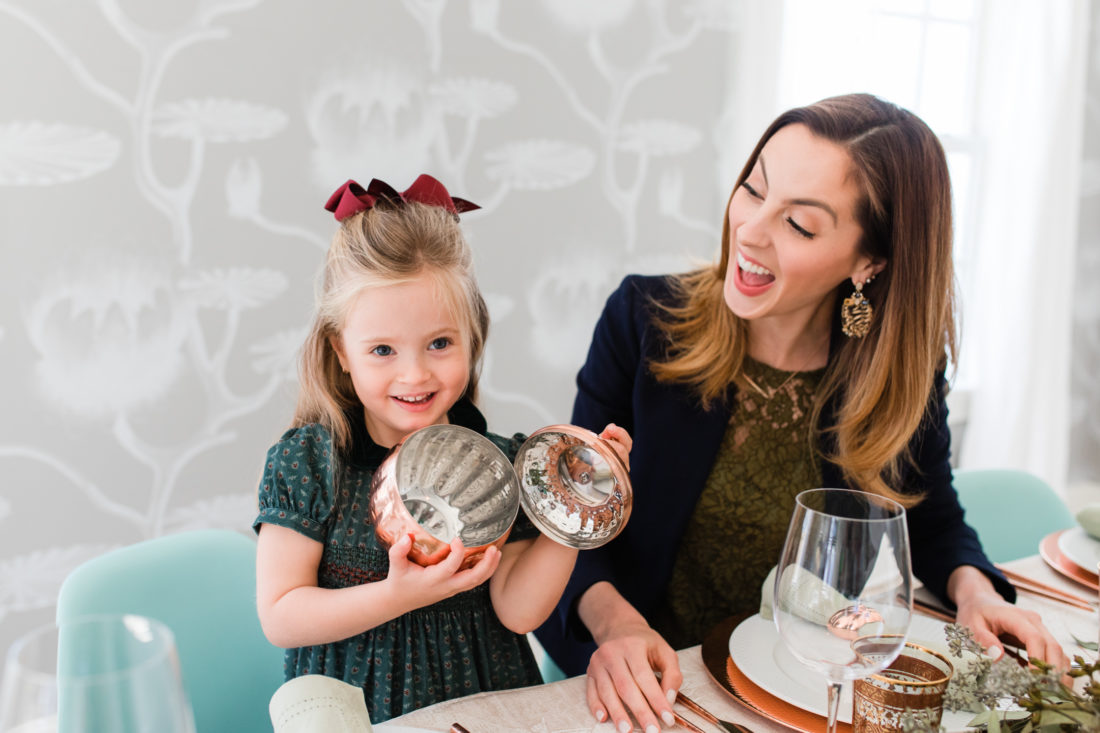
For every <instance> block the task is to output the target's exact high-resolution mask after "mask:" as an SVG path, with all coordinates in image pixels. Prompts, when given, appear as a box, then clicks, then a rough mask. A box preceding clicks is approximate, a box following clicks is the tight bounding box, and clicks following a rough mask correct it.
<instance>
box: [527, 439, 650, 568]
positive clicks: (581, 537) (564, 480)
mask: <svg viewBox="0 0 1100 733" xmlns="http://www.w3.org/2000/svg"><path fill="white" fill-rule="evenodd" d="M516 473H517V474H518V475H519V480H520V484H521V487H522V493H521V494H520V499H521V501H522V502H523V508H524V510H525V511H526V512H527V516H529V517H530V518H531V521H532V522H534V523H535V526H537V527H538V528H539V529H540V530H542V532H543V533H544V534H546V535H548V536H549V537H551V538H553V539H554V540H556V541H558V542H560V543H562V544H564V545H568V546H570V547H576V548H578V549H581V550H586V549H591V548H593V547H599V546H600V545H602V544H604V543H605V542H608V541H609V540H611V539H612V538H614V537H615V535H617V534H618V533H619V531H620V530H622V528H623V527H624V526H626V522H627V520H628V519H629V518H630V509H631V505H632V504H631V502H632V493H631V487H630V476H629V473H628V471H627V468H626V466H624V465H623V462H622V461H621V460H620V459H619V457H618V455H617V454H616V453H615V451H614V450H613V449H612V448H611V446H610V445H608V444H607V443H606V442H605V441H603V440H601V439H600V438H599V437H598V436H597V435H596V434H595V433H592V432H591V431H588V430H585V429H584V428H579V427H577V426H575V425H551V426H549V427H546V428H542V429H541V430H537V431H535V432H534V433H532V435H531V437H530V438H528V439H527V441H526V442H525V443H524V444H523V447H522V448H520V451H519V454H518V455H517V456H516Z"/></svg>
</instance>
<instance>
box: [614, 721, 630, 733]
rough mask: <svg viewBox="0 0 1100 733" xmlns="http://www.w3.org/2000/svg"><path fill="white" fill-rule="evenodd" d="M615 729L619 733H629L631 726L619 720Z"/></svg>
mask: <svg viewBox="0 0 1100 733" xmlns="http://www.w3.org/2000/svg"><path fill="white" fill-rule="evenodd" d="M615 727H616V728H618V729H619V733H630V728H631V725H630V723H628V722H627V721H625V720H620V721H619V724H618V725H617V726H615Z"/></svg>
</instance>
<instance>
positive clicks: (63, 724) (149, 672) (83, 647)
mask: <svg viewBox="0 0 1100 733" xmlns="http://www.w3.org/2000/svg"><path fill="white" fill-rule="evenodd" d="M71 731H88V732H89V733H98V732H99V731H104V732H106V731H117V732H118V733H139V732H144V731H149V732H150V733H151V732H152V731H164V732H165V733H194V731H195V724H194V721H193V718H192V714H191V705H190V703H189V702H188V700H187V695H186V693H185V692H184V689H183V682H182V680H181V677H180V669H179V660H178V657H177V653H176V644H175V640H174V638H173V636H172V632H171V631H170V630H169V629H168V627H167V626H165V625H164V624H162V623H160V622H158V621H154V620H153V619H149V618H146V617H144V616H135V615H121V616H116V615H111V616H88V617H82V618H78V619H74V620H73V621H70V622H66V623H65V625H64V626H62V627H61V628H60V629H59V628H58V627H56V626H54V625H52V624H50V625H47V626H43V627H40V628H38V629H35V630H33V631H31V632H29V633H28V634H26V635H25V636H22V637H20V638H19V639H17V640H16V642H15V643H14V644H13V645H12V647H11V649H9V651H8V655H7V660H6V663H5V665H4V677H3V684H2V687H0V733H58V732H61V733H69V732H71Z"/></svg>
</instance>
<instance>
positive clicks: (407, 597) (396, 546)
mask: <svg viewBox="0 0 1100 733" xmlns="http://www.w3.org/2000/svg"><path fill="white" fill-rule="evenodd" d="M411 549H412V536H411V535H405V536H404V537H402V538H401V539H399V540H398V541H397V542H395V543H393V546H392V547H390V551H389V556H390V572H389V575H387V576H386V580H387V582H389V581H392V585H393V588H394V591H395V592H396V593H397V594H399V595H400V596H401V597H402V598H403V600H404V602H405V603H404V605H407V606H408V608H409V610H412V609H414V608H423V607H424V606H430V605H431V604H433V603H437V602H439V601H442V600H443V599H444V598H450V597H451V596H453V595H457V594H458V593H461V592H463V591H467V590H470V589H471V588H476V587H477V586H479V585H481V584H482V583H484V582H485V581H486V580H488V579H489V577H490V576H491V575H492V574H493V572H494V571H495V570H496V569H497V565H498V564H499V563H500V550H499V549H497V548H496V547H492V546H491V547H489V548H487V549H486V550H485V554H484V556H482V558H481V559H480V560H478V561H477V564H475V565H474V566H472V567H469V568H466V569H465V570H459V569H458V566H459V565H461V564H462V558H463V551H464V549H465V548H464V547H463V546H462V540H460V539H458V538H457V537H456V538H455V539H453V540H451V551H450V553H448V555H447V557H445V558H443V559H442V560H440V561H439V562H438V563H436V564H435V565H429V566H428V567H426V568H424V567H421V566H419V565H417V564H416V563H414V562H413V561H411V560H409V557H408V556H409V551H410V550H411Z"/></svg>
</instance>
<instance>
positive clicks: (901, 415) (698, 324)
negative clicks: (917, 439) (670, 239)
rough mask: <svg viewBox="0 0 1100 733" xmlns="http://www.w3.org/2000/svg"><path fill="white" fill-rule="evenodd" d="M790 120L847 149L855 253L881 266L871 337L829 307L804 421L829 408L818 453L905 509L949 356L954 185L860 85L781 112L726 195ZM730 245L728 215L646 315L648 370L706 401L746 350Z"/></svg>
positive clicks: (719, 393)
mask: <svg viewBox="0 0 1100 733" xmlns="http://www.w3.org/2000/svg"><path fill="white" fill-rule="evenodd" d="M791 124H803V125H806V127H808V128H809V129H810V130H811V131H812V132H813V133H814V134H815V135H817V136H818V137H821V138H823V139H825V140H829V141H831V142H834V143H836V144H838V145H840V146H841V147H843V148H844V149H845V150H846V151H847V152H848V155H849V157H850V158H851V164H852V175H854V177H855V179H856V181H857V182H858V184H859V188H860V190H861V192H862V196H861V197H860V199H859V200H858V201H857V203H856V217H857V220H858V222H859V224H860V228H861V229H862V232H863V237H862V240H861V242H860V248H861V251H862V252H863V253H865V254H867V255H870V256H871V257H875V258H881V259H883V260H885V261H886V267H885V269H883V271H882V272H881V273H880V274H879V275H878V276H877V277H876V278H875V279H874V281H873V282H871V283H870V284H869V285H867V286H866V287H864V289H863V292H864V294H865V295H866V296H867V298H868V299H869V300H870V301H871V303H872V305H873V307H874V316H873V321H872V325H871V331H870V333H868V334H867V336H865V337H864V338H848V337H846V336H843V335H841V334H840V327H839V322H840V319H839V307H838V308H837V311H836V317H835V320H834V324H833V333H832V347H831V349H830V356H829V363H828V366H827V367H826V370H825V374H824V377H823V378H822V381H821V384H820V386H819V388H818V393H817V395H816V401H815V408H814V414H813V416H812V422H811V424H812V425H820V420H821V416H822V415H821V413H822V410H823V409H824V407H825V406H826V405H829V404H832V405H834V406H835V407H834V410H835V423H834V424H833V425H832V426H830V427H827V428H825V432H826V435H824V436H821V437H823V438H825V440H824V441H823V442H822V443H821V445H823V446H824V447H823V448H822V452H823V454H824V456H825V458H827V459H828V460H830V461H832V462H833V463H835V464H836V465H837V466H839V468H840V469H841V471H843V473H844V475H845V477H846V478H847V479H848V480H849V481H851V482H852V484H853V485H855V486H857V487H859V488H862V489H863V490H865V491H869V492H872V493H875V494H880V495H882V496H886V497H889V498H891V499H895V500H897V501H899V502H901V503H902V504H905V505H907V506H912V505H913V504H916V503H917V502H918V501H919V500H920V497H919V496H916V495H914V494H912V493H907V494H903V493H901V492H900V491H899V490H898V487H899V484H900V475H901V469H902V466H903V463H904V462H905V461H911V459H912V457H911V456H910V455H909V454H908V445H909V441H910V439H911V438H912V436H913V434H914V433H915V432H916V431H917V429H918V427H919V426H920V423H921V420H922V419H923V417H924V415H925V412H926V409H927V407H928V404H929V395H930V394H931V391H932V385H933V381H934V378H935V373H936V371H937V370H939V369H943V368H944V367H945V364H946V360H947V358H948V355H950V358H951V361H952V363H954V360H955V348H956V347H955V290H954V287H955V285H954V283H955V275H954V268H953V264H952V256H951V246H952V234H951V182H950V178H949V176H948V169H947V160H946V157H945V156H944V152H943V147H942V146H941V145H940V142H939V140H938V139H937V138H936V136H935V134H934V133H933V132H932V131H931V130H930V129H929V128H928V126H927V125H926V124H925V123H924V122H922V121H921V120H920V118H918V117H917V116H916V115H914V114H912V113H911V112H908V111H906V110H904V109H901V108H900V107H897V106H895V105H893V104H890V103H889V102H885V101H883V100H881V99H879V98H877V97H874V96H872V95H869V94H852V95H845V96H840V97H831V98H829V99H824V100H822V101H820V102H817V103H815V104H811V105H809V106H807V107H800V108H796V109H792V110H790V111H788V112H785V113H784V114H782V115H780V116H779V117H778V118H777V119H776V120H775V121H774V122H773V123H772V124H771V126H770V127H768V129H767V130H766V131H765V132H764V135H763V137H761V138H760V141H759V142H758V143H757V144H756V148H755V149H754V150H753V152H752V155H751V156H750V157H749V159H748V162H747V163H746V164H745V167H744V168H743V169H742V171H741V174H740V176H738V178H737V182H736V184H735V185H734V188H733V191H734V192H736V191H737V189H738V188H739V187H740V186H741V184H742V183H743V182H744V181H745V179H746V178H747V177H748V176H749V174H750V173H751V171H752V169H753V167H754V166H755V165H756V160H757V158H758V157H759V156H760V151H761V150H762V149H763V147H764V145H765V144H766V143H767V142H768V140H770V139H771V137H772V136H773V135H775V133H776V132H777V131H778V130H780V129H781V128H783V127H785V126H787V125H791ZM732 196H733V193H731V194H730V197H731V198H732ZM727 210H728V204H727ZM730 240H731V237H730V229H729V218H728V216H727V217H724V224H723V227H722V251H721V257H720V259H719V261H718V262H717V263H716V264H715V265H713V266H710V267H705V268H702V269H699V270H695V271H693V272H689V273H687V274H684V275H680V276H676V277H674V278H673V289H674V293H675V294H676V295H677V296H679V297H677V298H674V302H673V303H671V304H664V305H660V306H659V310H658V311H657V315H656V316H655V319H656V323H657V326H658V327H659V328H660V330H661V331H662V332H663V333H664V336H665V337H666V338H667V341H668V344H669V351H668V354H667V356H666V358H664V359H663V360H657V361H654V362H653V363H651V365H650V368H651V369H652V371H653V373H654V374H655V376H656V377H657V378H658V380H659V381H663V382H676V383H686V384H689V385H691V386H692V387H694V389H695V392H696V394H697V396H698V398H699V400H700V401H701V403H702V404H703V405H704V407H709V406H710V405H711V404H712V403H713V402H714V401H716V400H725V399H727V398H728V396H729V388H730V386H731V385H732V384H733V383H735V382H736V380H737V379H738V377H739V376H740V374H741V369H742V363H743V360H744V358H745V354H746V348H747V334H748V331H747V325H746V324H745V322H743V321H742V320H741V319H739V318H738V317H737V316H735V315H734V314H733V313H732V312H731V311H730V309H729V307H728V306H727V305H726V302H725V298H724V295H723V283H724V279H725V273H726V267H727V264H728V262H729V258H730ZM852 289H853V288H852V283H851V282H850V281H848V280H845V281H844V282H843V283H841V284H840V286H839V287H838V289H837V291H836V296H837V302H838V304H839V302H840V299H841V298H843V297H845V296H847V295H849V294H851V291H852Z"/></svg>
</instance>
